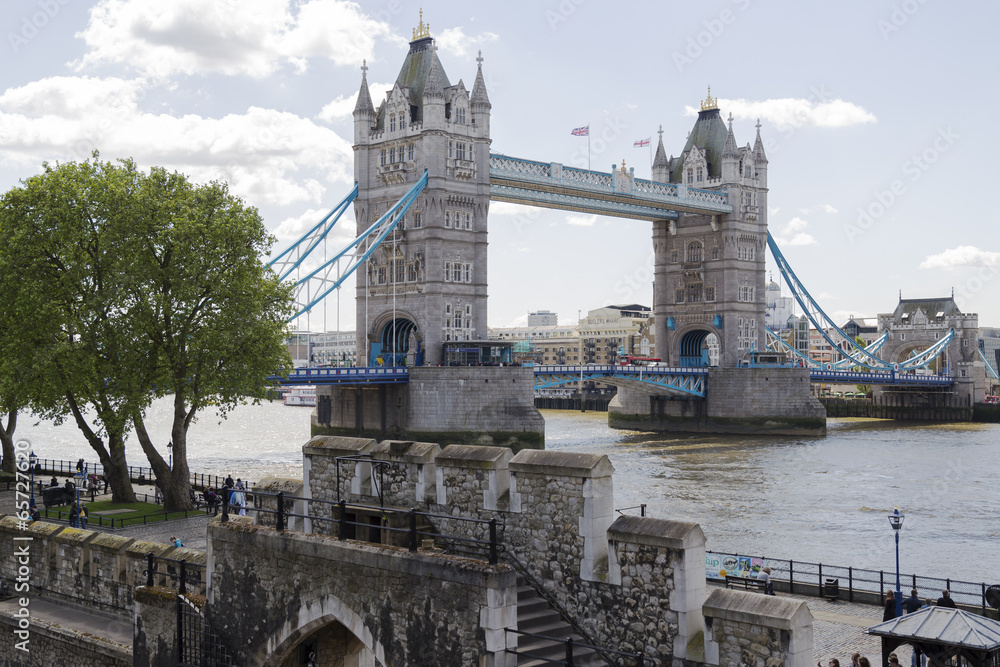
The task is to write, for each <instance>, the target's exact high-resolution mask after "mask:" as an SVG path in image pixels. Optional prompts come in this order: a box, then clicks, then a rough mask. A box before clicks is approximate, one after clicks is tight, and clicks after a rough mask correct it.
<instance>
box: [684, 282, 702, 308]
mask: <svg viewBox="0 0 1000 667" xmlns="http://www.w3.org/2000/svg"><path fill="white" fill-rule="evenodd" d="M687 297H688V301H689V302H690V303H697V302H699V301H701V284H700V283H699V284H696V285H688V293H687Z"/></svg>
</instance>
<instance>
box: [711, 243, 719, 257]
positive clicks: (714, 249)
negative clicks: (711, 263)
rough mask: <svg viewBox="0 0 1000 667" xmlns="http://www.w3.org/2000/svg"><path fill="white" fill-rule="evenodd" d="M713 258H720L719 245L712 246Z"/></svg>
mask: <svg viewBox="0 0 1000 667" xmlns="http://www.w3.org/2000/svg"><path fill="white" fill-rule="evenodd" d="M712 259H719V246H715V247H714V248H712Z"/></svg>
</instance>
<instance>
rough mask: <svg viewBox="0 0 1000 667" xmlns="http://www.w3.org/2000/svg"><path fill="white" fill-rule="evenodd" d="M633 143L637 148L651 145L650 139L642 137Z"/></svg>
mask: <svg viewBox="0 0 1000 667" xmlns="http://www.w3.org/2000/svg"><path fill="white" fill-rule="evenodd" d="M650 138H652V137H650ZM632 145H633V146H635V147H636V148H645V147H646V146H648V145H649V139H640V140H639V141H637V142H635V143H634V144H632Z"/></svg>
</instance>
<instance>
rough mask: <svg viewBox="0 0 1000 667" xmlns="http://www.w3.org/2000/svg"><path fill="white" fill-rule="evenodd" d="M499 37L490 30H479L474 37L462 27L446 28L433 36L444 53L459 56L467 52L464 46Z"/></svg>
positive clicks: (487, 42) (478, 44) (475, 44)
mask: <svg viewBox="0 0 1000 667" xmlns="http://www.w3.org/2000/svg"><path fill="white" fill-rule="evenodd" d="M498 39H500V35H497V34H496V33H492V32H481V33H479V34H478V35H476V36H475V37H469V36H467V35H466V34H465V31H464V30H462V28H446V29H444V30H442V31H441V32H440V33H439V34H437V35H435V36H434V42H435V43H436V44H437V46H438V48H440V49H441V50H442V51H444V52H445V53H450V54H452V55H455V56H458V57H461V56H465V55H467V54H468V53H469V49H468V48H466V47H472V48H476V47H477V46H482V45H483V44H489V43H490V42H495V41H497V40H498Z"/></svg>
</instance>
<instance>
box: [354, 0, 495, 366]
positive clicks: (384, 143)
mask: <svg viewBox="0 0 1000 667" xmlns="http://www.w3.org/2000/svg"><path fill="white" fill-rule="evenodd" d="M477 60H478V63H479V69H478V71H477V73H476V80H475V83H474V84H473V87H472V92H471V94H470V92H469V91H468V90H467V89H466V87H465V84H464V83H463V82H462V81H461V80H459V82H458V83H457V84H454V85H452V84H451V83H450V82H449V80H448V75H447V74H446V73H445V71H444V68H443V67H442V65H441V61H440V60H439V59H438V56H437V48H436V46H435V43H434V39H433V38H432V37H431V35H430V30H429V26H428V25H426V24H424V22H423V16H421V19H420V24H419V26H418V27H417V28H416V29H414V31H413V41H411V42H410V50H409V53H407V55H406V58H405V59H404V60H403V65H402V67H401V68H400V70H399V75H398V76H397V77H396V82H395V83H394V84H393V87H392V90H390V91H388V92H387V93H386V95H385V99H384V100H383V101H382V102H381V103H380V104H379V106H378V107H377V108H376V107H375V106H374V105H373V104H372V97H371V94H370V93H369V90H368V80H367V67H362V76H361V90H360V91H359V93H358V100H357V104H356V105H355V108H354V174H355V178H356V179H357V181H358V197H357V199H356V200H355V202H354V212H355V218H356V220H357V226H358V233H359V234H360V233H361V232H363V231H364V230H365V229H367V228H369V227H370V226H371V225H372V224H373V223H374V222H375V221H377V220H378V218H379V216H381V215H382V214H384V213H385V212H386V210H387V209H388V208H389V207H390V206H392V205H393V203H395V202H396V201H397V200H399V198H400V197H402V196H403V195H404V194H405V193H406V191H407V190H409V189H410V187H411V186H412V185H413V183H414V182H415V181H416V180H417V179H419V178H420V176H421V175H422V174H423V172H424V170H427V172H428V183H427V186H426V187H425V188H424V190H423V193H422V194H421V195H420V196H419V197H418V198H417V200H416V202H415V203H414V205H413V206H412V207H411V208H410V210H409V212H408V213H407V214H406V216H405V218H404V220H403V221H402V222H401V224H400V225H399V226H397V228H396V231H394V232H393V234H392V236H391V237H389V238H387V239H386V241H385V242H383V244H382V245H381V246H380V247H379V248H378V249H377V250H376V251H375V253H374V254H373V255H372V257H371V258H370V259H369V260H368V262H367V265H366V267H365V270H364V271H359V272H358V282H357V297H356V304H357V328H358V356H357V358H358V361H359V363H362V362H361V360H363V359H364V360H367V361H366V362H365V363H367V365H376V364H378V363H379V359H381V362H382V363H385V364H392V363H393V362H395V363H403V361H404V358H405V357H406V355H409V358H408V359H406V363H408V364H409V365H414V364H416V365H421V364H423V365H437V364H438V363H440V362H441V361H442V355H443V343H446V342H449V341H463V340H477V339H485V338H486V335H487V334H486V331H487V327H486V297H487V282H486V244H487V226H486V216H487V212H488V209H489V194H490V193H489V187H490V186H489V181H490V172H489V146H490V108H491V105H490V100H489V96H488V95H487V92H486V84H485V82H484V80H483V69H482V55H481V54H480V57H479V58H478V59H477Z"/></svg>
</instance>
